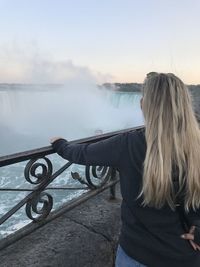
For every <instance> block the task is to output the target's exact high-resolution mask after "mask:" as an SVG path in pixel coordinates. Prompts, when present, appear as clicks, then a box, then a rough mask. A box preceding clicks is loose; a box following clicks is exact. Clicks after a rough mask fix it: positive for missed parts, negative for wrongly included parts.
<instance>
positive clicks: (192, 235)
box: [181, 225, 200, 251]
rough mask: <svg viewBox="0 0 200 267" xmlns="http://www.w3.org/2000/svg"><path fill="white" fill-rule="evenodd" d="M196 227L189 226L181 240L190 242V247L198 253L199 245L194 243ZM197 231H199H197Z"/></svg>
mask: <svg viewBox="0 0 200 267" xmlns="http://www.w3.org/2000/svg"><path fill="white" fill-rule="evenodd" d="M196 230H197V229H196V226H194V225H193V226H191V228H190V230H189V233H185V234H183V235H181V238H183V239H186V240H188V241H189V242H190V244H191V246H192V247H193V249H194V250H199V251H200V244H199V243H198V244H197V243H195V242H194V240H195V231H196ZM198 230H199V229H198Z"/></svg>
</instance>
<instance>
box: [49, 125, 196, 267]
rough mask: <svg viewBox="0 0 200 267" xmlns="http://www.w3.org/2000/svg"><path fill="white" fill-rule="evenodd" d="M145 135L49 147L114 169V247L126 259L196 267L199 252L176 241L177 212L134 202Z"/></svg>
mask: <svg viewBox="0 0 200 267" xmlns="http://www.w3.org/2000/svg"><path fill="white" fill-rule="evenodd" d="M144 131H145V129H139V130H136V131H132V132H128V133H123V134H119V135H116V136H114V137H111V138H108V139H106V140H103V141H99V142H96V143H92V144H68V142H67V141H66V140H64V139H60V140H57V141H55V142H54V143H53V148H54V149H55V151H56V152H57V153H58V154H59V155H60V156H62V157H63V158H65V159H67V160H69V161H72V162H74V163H77V164H83V165H93V166H113V167H115V168H116V169H117V170H118V171H119V174H120V185H121V194H122V198H123V201H122V207H121V219H122V229H121V234H120V238H119V243H120V245H121V247H122V248H123V249H124V251H125V252H126V253H127V254H128V255H129V256H130V257H132V258H134V259H135V260H137V261H139V262H141V263H142V264H144V265H147V266H148V267H200V252H199V251H195V250H194V249H193V248H192V247H191V245H190V244H189V242H188V241H187V240H184V239H182V238H181V237H180V236H181V235H182V234H183V233H184V232H185V231H184V230H183V228H182V224H181V222H180V218H179V215H178V213H177V212H176V211H173V210H171V209H170V207H169V206H168V205H167V204H166V205H165V206H164V207H163V208H161V209H156V208H151V207H143V206H142V205H141V202H142V199H141V198H140V199H137V196H138V194H139V192H140V189H141V185H142V173H143V162H144V159H145V154H146V140H145V132H144ZM188 216H189V217H190V219H191V221H195V220H199V219H200V214H199V213H197V212H190V213H189V214H188ZM191 223H192V222H191Z"/></svg>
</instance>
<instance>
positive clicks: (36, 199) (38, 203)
mask: <svg viewBox="0 0 200 267" xmlns="http://www.w3.org/2000/svg"><path fill="white" fill-rule="evenodd" d="M52 207H53V197H52V196H51V195H50V194H48V193H46V192H40V193H36V194H35V195H34V196H33V198H31V199H29V200H28V202H27V203H26V214H27V216H28V218H29V219H31V220H33V221H34V222H38V221H42V220H44V219H45V218H46V217H47V216H48V215H49V213H50V212H51V209H52ZM33 213H35V214H36V216H34V215H33Z"/></svg>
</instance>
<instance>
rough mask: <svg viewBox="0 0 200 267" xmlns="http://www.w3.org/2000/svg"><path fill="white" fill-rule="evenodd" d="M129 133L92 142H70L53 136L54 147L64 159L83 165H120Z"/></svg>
mask: <svg viewBox="0 0 200 267" xmlns="http://www.w3.org/2000/svg"><path fill="white" fill-rule="evenodd" d="M126 140H127V133H123V134H118V135H116V136H114V137H110V138H108V139H106V140H103V141H99V142H96V143H91V144H69V143H68V142H67V140H65V139H62V138H53V140H52V146H53V149H54V150H55V151H56V152H57V153H58V154H59V155H60V156H61V157H63V158H64V159H67V160H69V161H71V162H74V163H77V164H82V165H93V166H97V165H99V166H113V167H119V165H120V161H121V159H122V157H123V156H122V154H123V151H124V149H125V146H126Z"/></svg>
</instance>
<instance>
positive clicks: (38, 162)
mask: <svg viewBox="0 0 200 267" xmlns="http://www.w3.org/2000/svg"><path fill="white" fill-rule="evenodd" d="M142 127H143V126H140V127H134V128H129V129H126V130H121V131H115V132H111V133H107V134H102V135H98V136H93V137H89V138H84V139H80V140H75V141H71V142H69V143H70V144H71V143H94V142H98V141H101V140H104V139H107V138H109V137H112V136H114V135H117V134H120V133H123V132H128V131H135V130H139V129H141V128H142ZM53 153H55V152H54V150H53V149H52V147H51V146H48V147H43V148H40V149H35V150H30V151H26V152H22V153H17V154H12V155H8V156H4V157H0V167H3V166H8V165H11V164H16V163H18V162H23V161H28V162H27V163H26V165H25V168H24V174H23V176H24V181H27V182H28V183H30V184H31V185H32V188H31V189H30V188H6V187H2V188H0V191H1V192H2V191H4V192H5V191H7V192H9V191H19V192H22V191H23V192H24V191H26V192H28V194H27V195H26V196H25V197H24V198H23V199H22V200H20V201H19V202H18V203H16V204H15V205H14V206H13V207H12V208H11V209H10V210H9V211H7V212H6V213H5V214H4V215H3V216H2V217H1V218H0V225H2V224H3V223H5V222H6V221H7V220H8V219H9V218H11V217H12V216H13V215H14V214H15V213H16V212H17V211H18V210H19V209H21V208H23V207H24V208H25V212H26V215H27V217H28V218H29V219H30V220H31V221H32V223H30V224H29V225H27V226H26V227H24V229H22V230H20V231H18V232H19V233H18V234H15V237H13V235H12V237H9V236H8V237H6V238H5V240H3V241H1V242H0V248H2V247H5V246H7V245H9V244H10V243H12V242H14V240H15V239H19V238H21V237H22V236H24V235H26V234H27V233H29V232H31V231H33V230H34V229H36V228H38V227H40V226H41V225H44V224H45V223H47V222H48V221H50V220H52V219H54V218H56V217H58V216H60V215H61V214H62V213H63V212H66V211H67V210H70V209H72V208H74V207H75V206H77V205H79V204H81V203H82V202H84V201H85V200H87V199H89V198H91V197H92V196H94V195H96V194H98V193H100V192H102V191H103V190H105V189H107V188H110V190H109V192H110V199H114V198H115V185H116V183H117V182H118V181H119V178H118V175H116V174H117V172H116V170H115V169H113V168H111V167H109V166H85V176H83V175H80V174H79V173H78V172H71V178H72V179H75V180H76V181H78V182H79V184H80V186H79V187H77V186H75V187H71V186H70V187H69V186H67V185H66V186H64V187H58V186H57V187H53V186H51V184H52V182H53V181H55V179H56V178H57V177H58V176H59V175H61V174H62V173H63V172H64V171H65V170H66V169H68V168H69V167H70V166H71V165H72V164H73V163H72V162H67V161H66V162H65V164H64V165H63V166H62V167H61V168H59V169H58V170H56V171H55V172H54V173H53V164H54V162H52V160H50V159H49V155H51V154H53ZM51 189H53V190H66V192H67V190H80V189H81V190H85V193H83V194H82V195H81V196H79V197H78V198H76V199H73V200H72V201H68V202H66V203H65V204H64V205H62V207H61V208H59V209H57V210H55V211H52V207H53V202H54V198H53V196H52V195H51V194H50V193H49V191H50V190H51ZM47 190H48V192H47Z"/></svg>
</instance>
